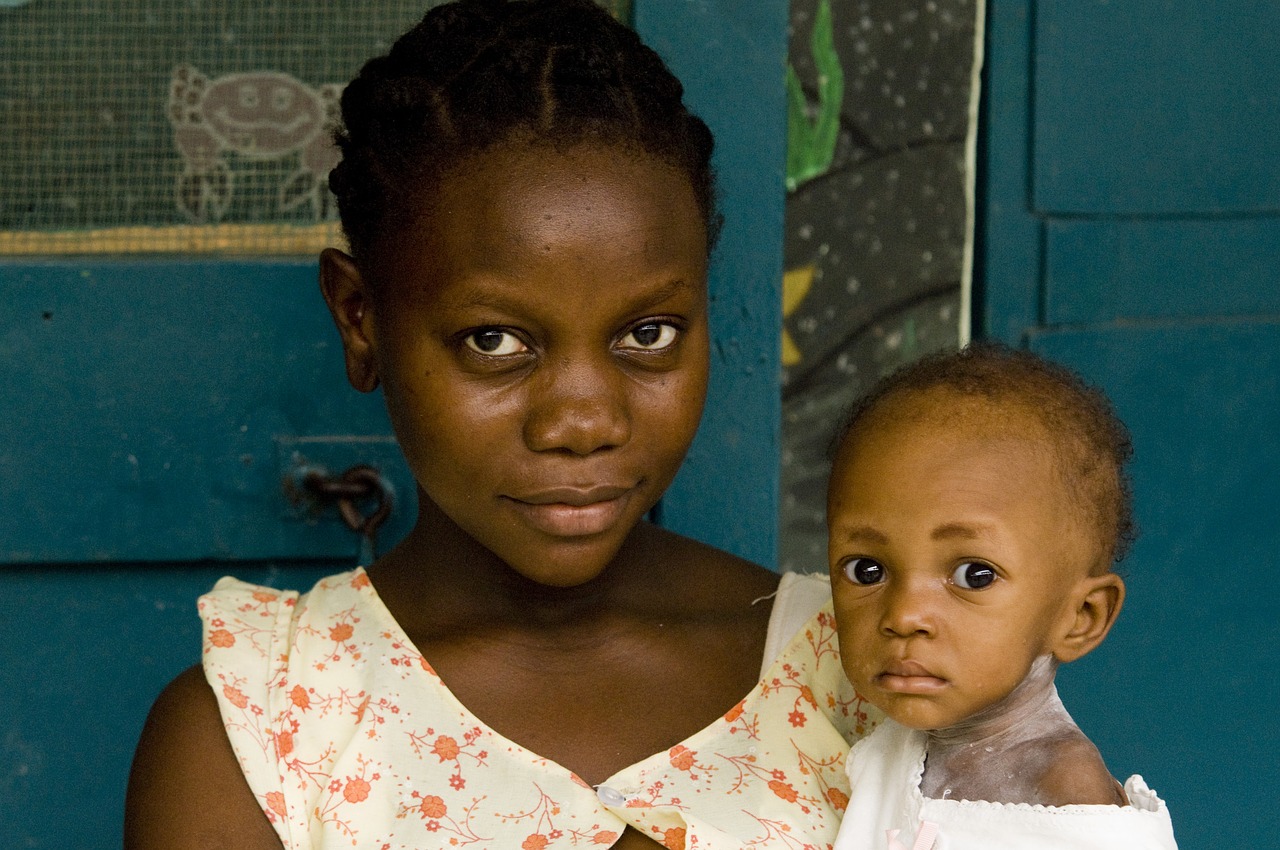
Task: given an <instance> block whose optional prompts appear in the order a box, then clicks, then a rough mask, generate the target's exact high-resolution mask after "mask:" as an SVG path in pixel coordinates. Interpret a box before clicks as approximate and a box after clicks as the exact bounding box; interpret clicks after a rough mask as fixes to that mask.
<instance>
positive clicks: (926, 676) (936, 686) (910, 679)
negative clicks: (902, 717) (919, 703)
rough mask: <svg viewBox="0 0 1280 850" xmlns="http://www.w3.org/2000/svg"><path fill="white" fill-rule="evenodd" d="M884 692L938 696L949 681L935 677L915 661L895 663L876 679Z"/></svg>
mask: <svg viewBox="0 0 1280 850" xmlns="http://www.w3.org/2000/svg"><path fill="white" fill-rule="evenodd" d="M875 681H876V684H877V685H879V686H880V688H881V689H882V690H886V691H889V692H890V693H895V694H916V695H929V694H936V693H938V692H939V691H941V690H942V689H943V688H945V687H946V686H947V680H946V679H943V678H941V677H940V676H935V675H934V674H933V673H931V672H929V670H928V669H927V668H926V667H925V666H924V665H923V664H920V663H918V662H915V661H909V660H902V661H894V662H892V663H890V664H889V665H887V666H886V667H885V669H884V670H883V671H882V672H881V673H879V674H878V675H877V676H876V678H875Z"/></svg>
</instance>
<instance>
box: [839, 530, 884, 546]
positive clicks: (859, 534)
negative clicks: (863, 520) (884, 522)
mask: <svg viewBox="0 0 1280 850" xmlns="http://www.w3.org/2000/svg"><path fill="white" fill-rule="evenodd" d="M844 541H845V542H846V543H880V544H885V543H888V542H889V538H888V537H887V536H885V534H884V532H882V531H879V530H877V529H875V528H872V527H871V526H869V525H855V526H854V527H853V528H850V529H848V530H847V531H845V533H844Z"/></svg>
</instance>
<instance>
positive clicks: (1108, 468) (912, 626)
mask: <svg viewBox="0 0 1280 850" xmlns="http://www.w3.org/2000/svg"><path fill="white" fill-rule="evenodd" d="M1131 452H1132V447H1131V445H1130V442H1129V437H1128V434H1127V431H1126V430H1125V427H1124V425H1123V424H1122V423H1121V422H1120V421H1119V420H1118V419H1117V418H1116V416H1115V413H1114V412H1113V411H1112V409H1111V406H1110V404H1109V403H1108V402H1107V400H1106V398H1105V397H1104V396H1103V395H1102V394H1101V393H1099V392H1098V391H1096V390H1094V389H1092V388H1090V387H1088V386H1086V385H1085V384H1084V383H1083V382H1082V381H1081V380H1080V379H1079V378H1078V377H1076V376H1075V375H1073V374H1071V373H1070V372H1068V371H1067V370H1065V369H1063V368H1061V367H1058V366H1055V365H1053V364H1051V363H1048V362H1046V361H1044V360H1042V359H1040V358H1038V357H1036V356H1035V355H1033V354H1030V353H1028V352H1023V351H1013V350H1010V349H1007V348H1003V347H997V346H990V345H982V346H971V347H969V348H967V349H965V350H963V351H961V352H959V353H957V354H947V355H939V356H934V357H931V358H928V359H926V360H924V361H921V362H920V363H917V364H915V365H913V366H909V367H907V368H905V369H903V370H901V371H899V372H897V373H896V374H894V375H892V376H890V377H889V378H888V379H886V380H885V381H883V382H882V383H881V384H880V386H878V387H877V388H876V389H874V390H873V391H872V392H871V393H870V394H869V395H868V396H867V397H866V398H864V399H863V400H862V401H861V402H860V403H859V404H858V405H857V406H856V407H855V409H854V411H853V413H852V414H851V416H850V419H849V422H848V425H847V426H846V429H845V432H844V434H843V437H842V438H841V440H840V443H839V446H838V450H837V453H836V458H835V464H834V467H833V470H832V474H831V484H830V490H829V495H828V528H829V533H830V537H829V543H830V549H829V552H830V555H829V563H830V568H831V582H832V590H833V595H834V599H835V610H836V618H837V621H838V628H839V638H840V651H841V654H842V656H843V664H844V669H845V672H846V674H847V675H848V677H849V679H850V680H851V681H852V683H853V685H854V686H855V687H856V688H857V690H858V692H859V693H860V694H862V696H863V697H864V698H866V699H867V700H868V701H869V702H871V703H872V704H874V705H875V706H876V707H878V708H880V709H881V710H883V711H884V713H885V715H887V719H886V720H885V721H884V722H883V723H882V724H881V726H879V727H878V728H877V729H876V730H875V732H874V733H873V734H872V735H871V736H869V737H868V738H867V739H865V740H863V741H861V742H859V743H858V744H856V745H855V746H854V748H853V750H852V752H850V754H849V759H848V762H847V770H848V773H849V778H850V782H851V786H852V790H851V794H850V797H851V802H850V804H849V807H848V809H847V810H846V812H845V816H844V821H843V824H842V826H841V828H840V834H839V839H838V841H837V844H836V848H837V850H870V848H877V849H878V848H890V850H897V848H904V849H905V848H912V850H928V848H931V847H932V848H937V850H942V848H947V850H963V849H964V848H970V847H972V848H984V850H992V848H1004V847H1009V848H1015V847H1016V848H1028V847H1034V848H1049V847H1052V848H1058V847H1071V848H1077V847H1078V848H1085V847H1088V848H1111V847H1115V848H1126V850H1135V848H1174V847H1176V844H1175V843H1174V838H1173V829H1172V825H1171V822H1170V819H1169V814H1168V810H1167V809H1166V808H1165V805H1164V803H1163V801H1161V800H1160V798H1159V797H1157V796H1156V795H1155V793H1154V792H1152V791H1151V790H1150V789H1149V788H1147V786H1146V784H1145V783H1144V782H1143V780H1142V777H1140V776H1133V777H1130V779H1129V780H1128V782H1126V783H1125V785H1124V787H1123V788H1121V786H1120V784H1119V783H1118V782H1116V780H1114V779H1113V778H1112V777H1111V775H1110V773H1109V772H1108V771H1107V768H1106V766H1105V765H1104V764H1103V761H1102V757H1101V756H1100V755H1099V753H1098V750H1097V748H1096V747H1094V745H1093V744H1092V742H1090V741H1089V739H1088V738H1087V737H1085V735H1084V733H1083V732H1081V731H1080V729H1079V728H1078V727H1077V726H1076V724H1075V723H1074V721H1072V719H1071V716H1070V715H1069V714H1067V711H1066V709H1065V708H1063V705H1062V702H1061V701H1060V700H1059V699H1058V694H1057V690H1056V689H1055V687H1054V673H1055V671H1056V669H1057V666H1058V664H1060V663H1062V662H1064V661H1073V660H1075V659H1077V658H1080V657H1081V656H1083V655H1085V654H1086V653H1088V652H1089V651H1090V650H1092V649H1093V648H1094V647H1096V646H1098V644H1100V643H1101V642H1102V640H1103V638H1105V637H1106V635H1107V632H1108V631H1109V630H1110V628H1111V625H1112V623H1114V622H1115V619H1116V615H1117V614H1118V613H1119V612H1120V606H1121V604H1122V603H1123V601H1124V582H1123V581H1122V580H1121V579H1120V577H1119V576H1117V575H1116V574H1115V573H1114V572H1112V571H1111V566H1112V564H1113V563H1114V562H1115V561H1118V560H1119V559H1120V558H1121V557H1123V555H1124V550H1125V549H1126V547H1127V545H1128V543H1129V541H1130V539H1131V538H1132V519H1131V500H1130V493H1129V485H1128V480H1127V478H1126V475H1125V472H1124V464H1125V462H1126V461H1127V460H1128V457H1129V455H1130V454H1131Z"/></svg>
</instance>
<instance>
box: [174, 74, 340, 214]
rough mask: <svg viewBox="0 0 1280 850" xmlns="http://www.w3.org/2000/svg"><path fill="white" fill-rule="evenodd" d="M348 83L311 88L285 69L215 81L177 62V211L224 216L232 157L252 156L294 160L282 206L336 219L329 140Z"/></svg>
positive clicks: (334, 158)
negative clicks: (330, 183) (330, 182)
mask: <svg viewBox="0 0 1280 850" xmlns="http://www.w3.org/2000/svg"><path fill="white" fill-rule="evenodd" d="M342 88H343V87H342V86H341V85H338V84H325V85H321V86H317V87H314V88H313V87H311V86H307V85H305V84H304V83H302V82H300V81H299V80H297V79H296V78H294V77H292V76H290V75H289V74H285V73H282V72H279V71H252V72H247V73H236V74H225V75H223V76H221V77H214V78H213V79H209V78H208V77H207V76H205V75H204V74H203V73H201V72H200V71H199V70H198V69H196V68H195V67H193V66H191V65H187V64H183V65H178V66H177V67H175V68H174V70H173V77H172V79H171V82H170V86H169V123H170V124H172V125H173V141H174V144H175V145H176V146H177V148H178V152H179V153H180V154H181V155H182V161H183V170H182V172H181V173H180V174H179V175H178V180H177V186H176V200H177V204H178V209H180V210H181V211H182V212H183V214H184V215H186V216H187V217H188V218H189V219H191V220H192V221H194V222H197V223H201V224H204V223H210V222H216V221H220V220H221V219H222V218H223V216H224V215H226V213H227V209H228V208H229V207H230V205H231V201H232V199H233V197H234V195H235V172H234V171H232V169H231V167H230V165H229V160H230V159H231V155H235V156H237V157H240V158H243V159H246V160H251V161H281V160H285V159H286V158H294V157H296V161H297V167H296V169H294V170H293V171H292V172H291V173H289V174H288V175H287V176H286V177H285V178H284V180H283V181H282V182H281V183H280V185H279V187H278V190H277V193H276V209H277V211H278V212H280V213H291V212H294V211H295V210H298V209H300V208H305V209H307V210H308V211H309V213H310V215H311V217H313V218H314V219H315V220H317V221H320V220H323V219H327V218H330V217H332V214H333V209H334V205H333V197H332V196H331V195H330V193H329V189H328V185H327V182H326V181H327V178H328V174H329V171H330V169H332V168H333V167H334V166H335V165H336V164H337V162H338V151H337V148H336V147H334V144H333V140H332V138H331V130H332V128H333V125H334V123H335V122H336V119H337V110H338V98H339V96H340V95H341V93H342Z"/></svg>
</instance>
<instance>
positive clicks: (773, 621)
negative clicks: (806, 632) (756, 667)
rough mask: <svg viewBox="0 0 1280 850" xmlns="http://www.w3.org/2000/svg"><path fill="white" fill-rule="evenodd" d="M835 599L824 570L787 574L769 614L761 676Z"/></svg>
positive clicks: (779, 585)
mask: <svg viewBox="0 0 1280 850" xmlns="http://www.w3.org/2000/svg"><path fill="white" fill-rule="evenodd" d="M830 601H831V583H830V581H829V580H828V579H827V576H826V574H824V573H783V575H782V579H781V581H779V582H778V592H777V594H776V595H775V596H774V598H773V612H772V613H771V614H770V615H769V631H768V633H767V634H766V636H765V643H764V658H763V659H762V661H761V664H760V675H761V676H762V677H763V676H764V674H765V672H766V671H767V670H768V669H769V667H770V666H771V665H772V664H773V662H774V661H775V660H777V658H778V656H779V655H781V654H782V651H783V650H784V649H786V648H787V645H788V644H790V643H791V639H792V638H793V637H794V636H795V634H796V632H797V631H799V630H800V628H801V627H803V626H804V624H805V623H807V622H809V620H811V619H813V616H814V615H815V614H817V613H818V612H819V611H820V610H822V607H823V606H824V605H826V604H827V603H828V602H830Z"/></svg>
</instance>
